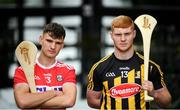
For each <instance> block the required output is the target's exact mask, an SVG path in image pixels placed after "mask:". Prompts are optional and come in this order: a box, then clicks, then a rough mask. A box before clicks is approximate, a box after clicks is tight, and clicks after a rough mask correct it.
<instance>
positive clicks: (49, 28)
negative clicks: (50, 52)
mask: <svg viewBox="0 0 180 110" xmlns="http://www.w3.org/2000/svg"><path fill="white" fill-rule="evenodd" d="M44 33H48V34H49V35H50V36H51V37H52V38H54V39H65V36H66V32H65V29H64V27H63V26H62V25H61V24H58V23H49V24H46V25H45V26H44V29H43V34H44Z"/></svg>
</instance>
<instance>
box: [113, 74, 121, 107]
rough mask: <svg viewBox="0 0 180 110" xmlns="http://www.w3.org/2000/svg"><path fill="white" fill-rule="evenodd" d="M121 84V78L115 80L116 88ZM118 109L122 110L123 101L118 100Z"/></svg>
mask: <svg viewBox="0 0 180 110" xmlns="http://www.w3.org/2000/svg"><path fill="white" fill-rule="evenodd" d="M120 84H121V77H117V78H115V79H114V86H117V85H120ZM115 100H116V109H122V99H121V98H116V99H115Z"/></svg>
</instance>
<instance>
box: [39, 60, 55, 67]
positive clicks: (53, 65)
mask: <svg viewBox="0 0 180 110" xmlns="http://www.w3.org/2000/svg"><path fill="white" fill-rule="evenodd" d="M36 63H37V65H39V66H40V67H41V68H43V69H51V68H53V67H55V66H56V64H57V60H56V61H55V63H54V64H52V65H51V66H48V67H46V66H44V65H42V64H41V63H39V61H38V59H37V60H36Z"/></svg>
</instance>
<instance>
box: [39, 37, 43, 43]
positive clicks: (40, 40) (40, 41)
mask: <svg viewBox="0 0 180 110" xmlns="http://www.w3.org/2000/svg"><path fill="white" fill-rule="evenodd" d="M42 39H43V36H42V35H40V36H39V44H40V45H42Z"/></svg>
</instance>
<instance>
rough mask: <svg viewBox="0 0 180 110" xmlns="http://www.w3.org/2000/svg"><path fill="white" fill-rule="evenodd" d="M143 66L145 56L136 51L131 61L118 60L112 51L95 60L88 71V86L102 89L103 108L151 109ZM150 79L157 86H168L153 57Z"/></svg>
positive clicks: (98, 89)
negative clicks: (145, 96)
mask: <svg viewBox="0 0 180 110" xmlns="http://www.w3.org/2000/svg"><path fill="white" fill-rule="evenodd" d="M143 66H144V60H143V56H142V55H140V54H139V53H137V52H135V53H134V55H133V57H132V58H130V59H128V60H119V59H117V58H116V57H115V55H114V54H113V53H112V54H111V55H108V56H106V57H104V58H102V59H101V60H100V61H98V62H97V63H95V64H94V65H93V66H92V68H91V70H90V72H89V74H88V86H87V88H88V89H90V90H94V91H102V97H101V108H100V109H102V110H103V109H148V108H149V103H148V102H145V100H144V91H143V90H142V89H141V83H142V81H143V80H144V76H143V74H142V73H143V71H144V70H143ZM148 80H150V81H152V82H153V85H154V88H155V89H159V88H162V87H163V86H165V83H164V78H163V72H162V71H161V69H160V66H159V65H157V64H156V63H155V62H153V61H151V60H150V62H149V76H148Z"/></svg>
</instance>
